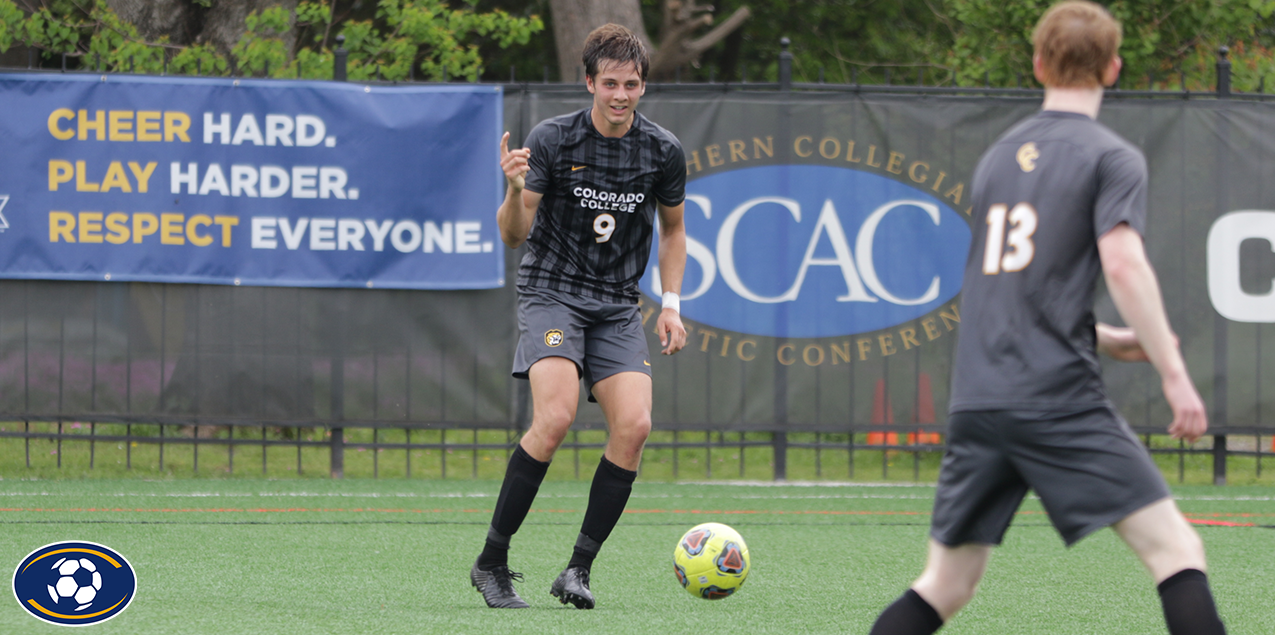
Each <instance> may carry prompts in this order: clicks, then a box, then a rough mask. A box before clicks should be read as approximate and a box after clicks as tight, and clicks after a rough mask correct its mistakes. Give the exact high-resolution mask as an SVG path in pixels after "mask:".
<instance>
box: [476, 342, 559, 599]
mask: <svg viewBox="0 0 1275 635" xmlns="http://www.w3.org/2000/svg"><path fill="white" fill-rule="evenodd" d="M528 376H529V378H530V380H531V399H532V408H533V413H532V419H531V429H530V430H528V431H527V433H526V434H525V435H523V438H522V440H521V441H520V442H519V444H518V447H517V448H516V449H515V450H514V453H513V456H511V457H510V459H509V467H508V468H507V469H506V472H505V481H504V483H503V484H502V485H501V488H500V498H499V499H497V501H496V509H495V512H494V513H493V514H492V520H491V528H490V529H488V531H487V541H486V544H485V546H484V547H483V552H482V554H481V555H480V556H478V561H477V562H475V563H474V567H473V569H472V570H471V571H470V582H471V583H472V584H473V585H474V587H476V588H477V589H478V591H480V592H481V593H482V594H483V599H484V600H485V601H486V602H487V606H490V607H492V608H526V607H527V603H526V602H525V601H523V599H522V598H521V597H519V596H518V592H517V591H515V590H514V587H513V582H514V581H519V580H522V575H521V574H519V573H515V572H513V571H510V570H509V541H510V538H512V537H513V535H514V533H515V532H517V531H518V528H519V527H520V526H522V521H523V520H524V519H525V518H526V517H527V512H528V511H530V510H531V503H532V501H534V500H535V498H536V492H538V491H539V489H540V482H541V481H542V480H543V479H544V475H545V471H546V470H548V468H549V462H550V461H551V460H552V459H553V455H554V453H555V452H556V451H557V450H558V446H559V445H561V444H562V440H563V438H565V437H566V434H567V429H568V428H570V427H571V422H572V420H574V419H575V415H576V402H577V401H578V400H579V398H580V377H579V374H578V371H577V370H576V365H575V362H573V361H571V360H569V359H566V358H563V357H546V358H544V359H541V360H540V361H538V362H536V363H535V364H532V366H531V369H530V370H529V371H528Z"/></svg>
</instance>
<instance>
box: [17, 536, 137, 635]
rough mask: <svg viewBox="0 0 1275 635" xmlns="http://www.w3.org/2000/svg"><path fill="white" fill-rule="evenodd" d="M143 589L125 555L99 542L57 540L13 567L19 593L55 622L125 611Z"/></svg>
mask: <svg viewBox="0 0 1275 635" xmlns="http://www.w3.org/2000/svg"><path fill="white" fill-rule="evenodd" d="M136 592H137V576H136V575H135V574H134V573H133V567H132V565H130V564H129V563H128V561H127V560H125V559H124V556H121V555H120V554H118V553H116V552H115V551H113V550H112V549H110V548H108V547H106V546H103V545H99V544H97V543H93V542H79V541H70V542H56V543H53V544H51V545H45V546H43V547H40V548H39V549H36V550H35V551H32V552H31V553H30V555H28V556H27V557H26V558H23V559H22V562H21V563H19V564H18V568H17V570H15V571H14V572H13V595H14V597H16V598H18V604H21V605H22V608H24V609H26V611H27V612H28V613H30V614H31V615H34V616H35V617H37V618H39V619H41V620H44V621H45V622H48V623H50V624H60V625H62V626H87V625H89V624H97V623H98V622H105V621H106V620H109V619H111V618H112V617H115V616H116V615H119V614H120V613H121V612H123V611H124V609H126V608H128V605H129V603H131V602H132V601H133V597H134V596H135V595H136Z"/></svg>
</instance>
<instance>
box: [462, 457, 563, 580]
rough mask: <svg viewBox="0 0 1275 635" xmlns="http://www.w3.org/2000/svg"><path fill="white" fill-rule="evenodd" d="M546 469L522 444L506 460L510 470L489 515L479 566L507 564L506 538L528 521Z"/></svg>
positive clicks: (507, 547)
mask: <svg viewBox="0 0 1275 635" xmlns="http://www.w3.org/2000/svg"><path fill="white" fill-rule="evenodd" d="M548 470H549V464H548V463H544V462H541V461H537V460H535V459H533V458H531V455H530V454H527V451H526V450H524V449H522V445H521V444H519V445H518V447H517V448H515V449H514V453H513V456H511V457H509V467H508V468H506V469H505V482H504V483H503V484H502V485H501V486H500V497H499V498H497V499H496V510H495V511H494V512H492V516H491V528H490V530H488V532H487V542H486V544H485V545H484V546H483V552H482V554H480V555H479V556H478V566H480V567H494V566H499V565H507V564H508V563H509V538H510V537H511V536H513V535H514V534H515V533H517V532H518V528H519V527H521V526H522V521H523V520H524V519H526V518H527V512H528V511H530V510H531V503H532V501H534V500H535V499H536V492H538V491H540V482H541V481H543V480H544V478H545V472H546V471H548Z"/></svg>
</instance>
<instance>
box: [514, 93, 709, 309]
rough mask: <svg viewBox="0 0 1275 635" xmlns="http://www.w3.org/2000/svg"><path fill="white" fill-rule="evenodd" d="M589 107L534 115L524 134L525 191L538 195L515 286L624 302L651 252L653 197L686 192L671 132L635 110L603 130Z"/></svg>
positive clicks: (665, 199)
mask: <svg viewBox="0 0 1275 635" xmlns="http://www.w3.org/2000/svg"><path fill="white" fill-rule="evenodd" d="M590 110H591V109H590V108H585V109H584V110H580V111H578V112H575V113H571V114H567V115H562V116H559V117H553V118H551V119H546V120H545V121H542V122H540V124H539V125H537V126H536V127H535V128H533V129H532V130H531V134H529V135H528V136H527V142H526V144H525V145H526V147H527V148H529V149H530V150H531V157H530V160H529V165H530V168H531V170H530V172H528V173H527V175H526V188H527V189H528V190H530V191H532V192H535V193H538V194H542V195H543V198H542V199H541V200H540V207H539V208H538V209H537V210H536V216H535V220H534V222H533V223H532V226H531V233H530V235H529V236H528V237H527V246H528V249H527V254H526V255H525V256H523V259H522V262H521V264H520V265H519V267H518V288H519V289H523V288H528V287H539V288H547V289H553V290H556V291H563V292H566V293H572V294H576V295H583V296H586V297H590V298H595V299H597V300H601V301H603V302H609V303H617V304H634V303H636V302H637V301H638V295H639V292H638V280H640V279H641V277H642V274H643V273H644V272H645V271H646V264H647V260H648V258H649V257H650V255H651V235H652V233H653V232H654V226H655V213H656V203H657V202H658V203H660V204H663V205H665V206H667V207H673V206H676V205H678V204H680V203H681V202H682V201H683V200H684V199H685V198H686V159H685V156H684V155H683V153H682V144H681V143H680V142H679V141H678V140H677V137H675V136H673V134H672V133H671V132H669V131H667V130H665V129H663V128H661V127H660V126H658V125H656V124H655V123H653V122H652V121H651V120H650V119H647V118H646V117H644V116H642V114H641V113H638V112H635V113H634V114H633V125H632V126H631V127H630V128H629V130H628V132H626V133H625V134H624V136H622V137H618V138H612V137H604V136H602V134H601V133H599V132H598V130H597V128H595V127H594V125H593V121H592V119H591V117H590Z"/></svg>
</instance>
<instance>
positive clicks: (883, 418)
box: [868, 379, 899, 445]
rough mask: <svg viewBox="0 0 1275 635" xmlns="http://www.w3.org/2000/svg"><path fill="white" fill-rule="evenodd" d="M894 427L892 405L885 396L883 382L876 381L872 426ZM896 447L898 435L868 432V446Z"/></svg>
mask: <svg viewBox="0 0 1275 635" xmlns="http://www.w3.org/2000/svg"><path fill="white" fill-rule="evenodd" d="M886 424H889V425H894V405H893V404H891V403H890V398H889V397H888V396H887V395H886V394H885V380H884V379H878V380H877V388H876V390H875V391H874V392H873V394H872V425H874V426H880V425H886ZM887 443H888V444H890V445H898V444H899V435H898V434H896V433H894V432H891V433H889V434H886V433H884V432H869V433H868V445H885V444H887Z"/></svg>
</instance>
